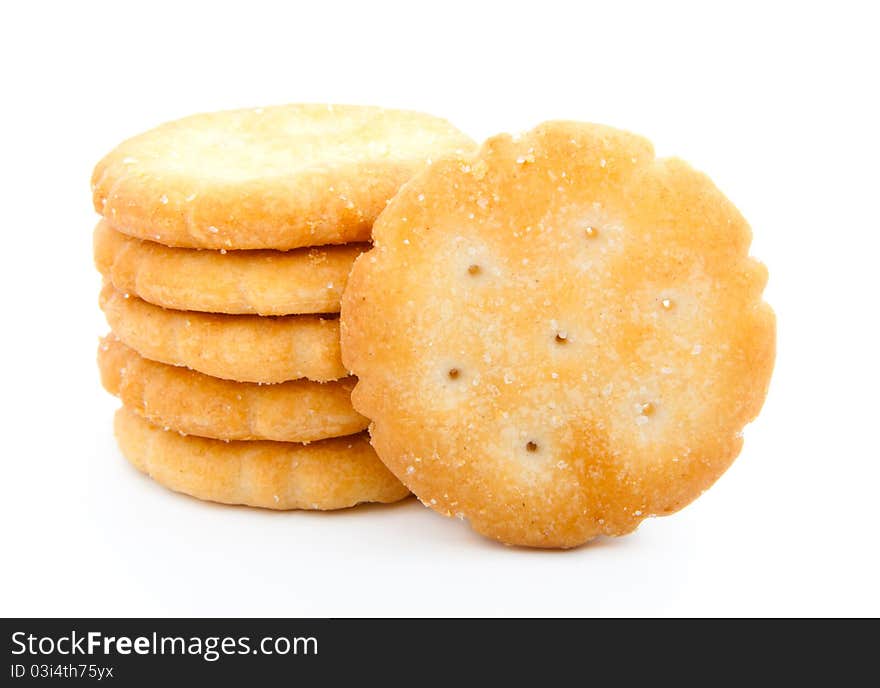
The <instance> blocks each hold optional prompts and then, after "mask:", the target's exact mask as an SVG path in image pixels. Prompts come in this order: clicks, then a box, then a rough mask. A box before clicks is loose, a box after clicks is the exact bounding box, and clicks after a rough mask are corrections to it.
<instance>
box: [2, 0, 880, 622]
mask: <svg viewBox="0 0 880 688" xmlns="http://www.w3.org/2000/svg"><path fill="white" fill-rule="evenodd" d="M715 5H716V3H694V4H692V5H681V4H679V3H674V2H668V1H667V2H662V3H644V4H631V3H617V2H601V3H595V4H594V3H586V2H572V3H567V4H563V3H556V2H549V1H547V0H542V1H541V2H535V3H529V4H526V3H522V4H518V3H509V2H508V3H499V4H497V5H495V6H492V5H490V4H489V3H477V2H467V3H460V4H459V3H455V2H449V1H446V2H442V3H440V2H435V3H430V4H427V5H424V6H421V5H420V4H419V3H415V2H408V3H399V4H391V3H380V2H361V3H340V2H334V3H321V2H313V3H308V4H306V3H300V4H298V3H280V2H279V3H277V4H274V5H273V4H263V3H260V2H254V1H249V2H246V3H244V2H243V3H238V4H226V3H219V2H212V3H189V4H185V3H182V2H173V3H163V2H149V3H147V2H144V3H138V4H135V3H123V2H108V3H89V2H76V3H73V2H63V3H62V2H59V3H57V4H48V3H40V2H29V3H24V2H22V3H15V9H11V8H12V6H13V3H4V4H3V9H2V10H0V12H2V16H0V26H2V28H0V32H2V35H0V52H2V55H0V58H2V65H3V90H2V92H0V97H2V100H3V104H2V110H0V117H2V120H3V122H2V124H3V125H2V127H0V136H2V147H0V155H2V157H0V174H2V185H0V188H2V190H3V195H4V203H3V214H2V223H3V227H2V237H3V270H2V280H3V291H2V294H3V297H4V302H3V306H4V308H5V313H4V319H3V323H4V324H3V336H2V339H0V346H2V361H3V369H4V377H5V379H4V385H3V390H2V396H0V399H2V404H3V411H2V418H3V442H4V444H3V446H2V462H0V465H2V471H3V487H4V490H3V492H4V496H3V498H2V500H0V504H2V517H0V524H2V525H0V528H2V552H3V554H2V557H3V563H2V566H0V613H2V614H3V615H4V616H8V615H278V616H287V615H310V616H341V615H355V616H357V615H594V614H614V615H617V614H621V615H754V614H757V615H825V614H831V615H837V614H846V615H877V614H880V595H878V575H880V570H878V560H880V555H878V533H877V525H878V485H880V451H878V427H880V384H878V383H880V376H878V363H877V361H878V356H880V354H878V345H880V342H878V336H877V333H878V326H877V321H878V316H880V308H878V304H880V290H878V272H880V266H878V249H880V240H878V233H880V219H878V218H880V202H878V201H880V174H878V154H880V145H878V133H877V127H878V117H880V108H878V105H877V100H876V98H877V91H878V81H877V79H878V65H880V53H878V49H877V44H878V42H877V25H878V23H877V19H876V17H872V16H870V15H869V12H870V8H871V7H872V3H869V2H864V3H848V2H833V3H822V4H819V3H803V2H800V3H791V4H788V3H773V2H761V3H756V4H754V5H752V4H750V3H742V2H736V3H729V4H728V7H727V9H724V8H723V7H721V6H720V4H719V6H717V7H716V6H715ZM295 101H321V102H324V101H329V102H353V103H367V104H379V105H386V106H401V107H407V108H412V109H420V110H424V111H427V112H431V113H434V114H438V115H442V116H445V117H447V118H449V119H450V120H452V121H453V122H454V123H456V124H457V125H458V126H459V127H461V128H462V129H464V130H465V131H467V132H468V133H470V134H471V135H472V136H474V137H475V138H478V139H482V138H484V137H486V136H488V135H490V134H493V133H497V132H500V131H516V130H521V129H525V128H529V127H531V126H533V125H534V124H536V123H538V122H540V121H541V120H544V119H551V118H569V119H583V120H588V121H596V122H603V123H607V124H612V125H616V126H619V127H623V128H628V129H631V130H633V131H636V132H639V133H642V134H644V135H646V136H648V137H650V138H651V139H652V140H653V141H654V143H655V146H656V148H657V151H658V153H659V154H661V155H662V154H678V155H680V156H682V157H684V158H686V159H688V160H690V161H691V162H692V163H693V164H694V165H695V166H697V167H698V168H700V169H703V170H705V171H707V172H709V173H710V174H711V175H712V177H713V179H714V180H715V181H716V183H717V184H718V185H719V186H720V187H721V188H722V190H724V191H725V192H726V193H727V194H728V195H729V196H730V197H731V198H732V199H733V200H734V202H735V203H737V204H738V205H739V207H740V208H741V210H742V211H743V213H744V214H745V215H746V217H747V218H749V220H750V222H751V224H752V225H753V228H754V232H755V241H754V245H753V252H754V254H755V255H757V256H758V257H760V258H761V259H762V260H764V261H765V262H766V263H767V264H768V266H769V268H770V275H771V279H770V284H769V287H768V289H767V292H766V296H767V299H768V300H769V301H770V303H771V304H772V305H773V306H774V308H775V309H776V312H777V315H778V327H779V332H778V337H779V340H778V341H779V345H778V361H777V366H776V371H775V374H774V377H773V382H772V386H771V391H770V395H769V398H768V400H767V403H766V405H765V407H764V411H763V413H762V415H761V417H760V418H759V419H758V420H757V421H756V422H755V423H754V424H753V425H751V426H750V427H749V428H748V429H747V431H746V443H745V449H744V451H743V453H742V455H741V457H740V459H739V460H738V461H737V462H736V464H735V465H734V466H733V467H732V468H731V469H730V471H729V472H728V473H727V474H726V475H725V476H724V477H723V478H722V479H721V480H720V482H719V483H718V484H717V485H716V486H715V487H714V488H713V489H712V490H710V491H709V492H708V493H707V494H705V495H704V496H703V497H702V498H701V499H700V500H698V501H697V502H696V503H695V504H693V505H692V506H690V507H689V508H687V509H685V510H684V511H683V512H681V513H679V514H677V515H675V516H672V517H669V518H665V519H659V520H653V521H650V522H646V523H645V524H644V525H643V526H642V527H641V528H640V529H639V531H638V532H637V533H636V534H634V535H632V536H630V537H627V538H624V539H619V540H603V541H600V542H597V543H594V544H592V545H590V546H587V547H583V548H581V549H578V550H575V551H570V552H542V551H528V550H518V549H511V548H505V547H503V546H500V545H496V544H494V543H492V542H489V541H487V540H484V539H482V538H480V537H478V536H476V535H474V534H473V533H472V532H471V531H470V530H469V529H468V528H467V527H466V526H465V525H463V524H462V523H460V522H458V521H455V520H452V521H450V520H446V519H443V518H441V517H439V516H437V515H435V514H434V513H433V512H430V511H428V510H426V509H424V508H423V507H422V506H421V505H420V504H419V503H418V502H416V501H414V500H411V501H408V502H406V503H403V504H400V505H397V506H392V507H367V508H359V509H355V510H350V511H347V512H344V513H336V514H310V513H270V512H262V511H256V510H251V509H246V508H231V507H220V506H214V505H210V504H203V503H199V502H197V501H195V500H192V499H189V498H186V497H182V496H177V495H174V494H171V493H168V492H166V491H164V490H163V489H162V488H160V487H158V486H157V485H155V484H153V483H151V482H150V481H149V480H148V479H147V478H144V477H142V476H140V475H139V474H137V473H136V472H135V471H134V470H132V469H130V468H129V467H128V465H127V464H126V463H125V462H124V461H123V459H122V458H121V456H120V455H119V453H118V451H117V449H116V447H115V444H114V440H113V437H112V430H111V418H112V412H113V409H114V408H115V407H116V401H115V399H113V398H112V397H110V396H109V395H107V394H106V393H105V392H103V390H102V389H101V388H100V385H99V382H98V374H97V371H96V367H95V363H94V358H95V349H96V344H97V337H98V335H99V334H102V333H103V332H104V331H105V329H106V326H105V324H104V323H103V319H102V316H101V314H100V311H99V309H98V307H97V292H98V288H99V278H98V275H97V273H96V272H95V270H94V268H93V267H92V261H91V230H92V227H93V224H94V222H95V220H96V217H95V216H94V214H93V211H92V209H91V202H90V192H89V176H90V173H91V168H92V166H93V165H94V164H95V163H96V162H97V160H98V159H99V158H100V157H101V156H102V155H104V153H106V152H107V151H108V150H109V149H110V148H112V147H113V146H114V145H115V144H116V143H117V142H119V141H121V140H122V139H123V138H125V137H128V136H130V135H133V134H136V133H139V132H140V131H143V130H145V129H148V128H150V127H152V126H155V125H156V124H159V123H161V122H163V121H165V120H168V119H173V118H176V117H179V116H183V115H187V114H190V113H193V112H198V111H205V110H213V109H220V108H229V107H238V106H257V105H266V104H274V103H283V102H295Z"/></svg>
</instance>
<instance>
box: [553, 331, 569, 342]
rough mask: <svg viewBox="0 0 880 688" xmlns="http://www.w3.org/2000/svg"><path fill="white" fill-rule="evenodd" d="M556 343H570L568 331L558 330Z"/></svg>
mask: <svg viewBox="0 0 880 688" xmlns="http://www.w3.org/2000/svg"><path fill="white" fill-rule="evenodd" d="M556 343H557V344H568V333H567V332H557V333H556Z"/></svg>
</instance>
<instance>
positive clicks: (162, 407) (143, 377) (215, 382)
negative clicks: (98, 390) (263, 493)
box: [98, 335, 367, 442]
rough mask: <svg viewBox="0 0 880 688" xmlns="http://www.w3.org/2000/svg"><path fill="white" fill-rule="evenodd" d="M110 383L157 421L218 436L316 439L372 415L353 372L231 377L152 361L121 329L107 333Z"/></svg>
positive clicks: (360, 425) (103, 357) (357, 427)
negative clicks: (362, 404) (264, 379)
mask: <svg viewBox="0 0 880 688" xmlns="http://www.w3.org/2000/svg"><path fill="white" fill-rule="evenodd" d="M98 367H99V368H100V370H101V381H102V383H103V384H104V387H105V389H107V391H108V392H110V393H111V394H115V395H116V396H118V397H119V398H120V399H121V400H122V403H123V404H125V406H126V407H127V408H129V409H131V410H132V411H134V412H135V413H137V414H138V415H140V416H143V417H144V418H146V419H147V420H148V421H150V423H152V424H153V425H158V426H160V427H166V428H170V429H172V430H177V431H179V432H183V433H186V434H188V435H199V436H201V437H211V438H214V439H219V440H274V441H278V442H314V441H315V440H323V439H327V438H329V437H341V436H344V435H353V434H354V433H356V432H360V431H362V430H364V429H366V427H367V419H366V418H364V417H363V416H362V415H361V414H359V413H358V412H357V411H355V410H354V408H353V407H352V405H351V390H352V388H353V387H354V379H353V378H345V379H342V380H338V381H335V382H312V381H311V380H290V381H289V382H280V383H278V384H276V385H259V384H255V383H253V382H233V381H231V380H221V379H220V378H216V377H211V376H210V375H203V374H202V373H197V372H196V371H194V370H189V369H187V368H180V367H175V366H169V365H165V364H164V363H157V362H155V361H150V360H148V359H146V358H143V357H142V356H140V355H139V354H138V353H137V352H135V351H134V350H133V349H130V348H128V347H127V346H125V344H123V343H122V342H120V341H119V340H118V339H117V338H116V337H115V336H113V335H110V336H108V337H105V338H104V339H102V340H101V344H100V346H99V347H98Z"/></svg>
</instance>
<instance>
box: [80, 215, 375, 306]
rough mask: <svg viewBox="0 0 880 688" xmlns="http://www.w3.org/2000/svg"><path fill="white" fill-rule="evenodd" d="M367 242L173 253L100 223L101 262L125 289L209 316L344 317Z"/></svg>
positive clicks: (158, 302) (106, 272) (97, 261)
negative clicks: (342, 303)
mask: <svg viewBox="0 0 880 688" xmlns="http://www.w3.org/2000/svg"><path fill="white" fill-rule="evenodd" d="M367 247H368V245H367V244H347V245H345V246H320V247H314V248H302V249H294V250H292V251H270V250H265V251H228V252H220V251H211V250H196V249H187V248H170V247H168V246H163V245H162V244H157V243H155V242H153V241H144V240H141V239H134V238H132V237H129V236H126V235H125V234H122V233H121V232H117V231H115V230H114V229H112V228H111V227H110V225H109V224H108V223H107V222H106V221H103V220H102V221H101V222H99V223H98V226H97V227H95V233H94V254H95V265H96V267H97V268H98V270H99V271H100V272H101V274H103V275H104V277H105V278H106V279H107V280H108V281H109V282H110V283H111V284H113V286H114V287H116V289H117V290H118V291H121V292H129V293H132V294H135V295H137V296H138V297H140V298H142V299H143V300H144V301H148V302H150V303H152V304H155V305H157V306H162V307H163V308H174V309H177V310H183V311H205V312H208V313H232V314H257V315H289V314H309V313H338V312H339V299H340V297H341V296H342V290H343V289H344V288H345V283H346V281H347V280H348V273H349V271H350V270H351V265H352V263H353V262H354V259H355V258H357V256H359V255H360V254H361V253H362V252H363V251H364V250H366V248H367Z"/></svg>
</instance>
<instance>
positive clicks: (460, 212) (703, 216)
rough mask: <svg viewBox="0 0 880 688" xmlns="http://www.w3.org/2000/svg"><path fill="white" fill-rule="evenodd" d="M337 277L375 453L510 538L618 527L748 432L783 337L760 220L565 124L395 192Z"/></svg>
mask: <svg viewBox="0 0 880 688" xmlns="http://www.w3.org/2000/svg"><path fill="white" fill-rule="evenodd" d="M374 239H375V246H374V248H373V249H372V250H371V251H369V252H368V253H365V254H363V255H362V256H361V257H360V258H359V259H358V260H357V261H355V266H354V268H353V271H352V274H351V276H350V277H349V283H348V288H347V289H346V292H345V294H344V295H343V303H342V339H343V360H344V361H345V364H346V366H347V367H348V369H349V370H351V371H352V372H353V374H355V375H357V376H358V378H359V382H358V384H357V386H356V387H355V390H354V393H353V403H354V406H355V408H356V409H357V410H358V411H360V412H361V413H363V414H364V415H365V416H367V417H368V418H370V419H371V420H372V421H373V423H372V425H371V434H372V440H373V445H374V447H375V448H376V450H377V453H378V454H379V456H380V457H381V458H382V460H383V461H384V462H385V463H386V464H387V465H388V466H389V468H391V470H392V471H393V472H394V473H395V474H396V475H397V476H398V477H399V478H401V480H403V482H404V483H406V485H407V486H408V487H409V488H410V489H411V490H412V491H413V492H414V493H415V494H416V495H418V497H419V498H420V499H421V500H422V501H423V502H424V503H425V504H427V505H429V506H431V507H432V508H434V509H435V510H437V511H438V512H440V513H442V514H446V515H452V514H455V515H458V516H460V517H462V518H465V519H468V520H469V521H470V522H471V525H472V526H473V527H474V528H475V529H476V530H477V531H479V532H481V533H483V534H485V535H488V536H490V537H493V538H496V539H498V540H501V541H503V542H505V543H511V544H520V545H530V546H539V547H571V546H575V545H578V544H581V543H583V542H585V541H587V540H589V539H591V538H593V537H595V536H597V535H600V534H606V535H623V534H626V533H629V532H631V531H632V530H634V529H635V528H636V527H637V525H638V524H639V522H640V521H642V519H644V518H646V517H648V516H654V515H665V514H670V513H672V512H674V511H676V510H678V509H680V508H682V507H683V506H684V505H686V504H687V503H689V502H690V501H691V500H693V499H694V498H695V497H697V496H698V495H699V494H700V493H701V492H702V491H703V490H705V489H706V488H707V487H709V486H710V485H711V484H712V483H713V482H714V481H715V480H716V479H717V478H718V477H719V476H720V475H721V474H722V473H723V472H724V470H725V469H726V468H727V467H728V466H729V465H730V463H731V462H732V461H733V459H734V458H735V457H736V456H737V454H738V453H739V451H740V447H741V443H742V439H741V431H742V429H743V426H744V425H745V424H746V423H748V422H749V421H751V420H752V419H754V418H755V416H756V415H757V413H758V411H759V410H760V408H761V405H762V403H763V400H764V397H765V394H766V391H767V386H768V383H769V379H770V373H771V369H772V366H773V359H774V349H775V321H774V315H773V312H772V311H771V310H770V308H769V307H768V306H767V304H765V303H764V302H763V301H762V300H761V293H762V290H763V287H764V285H765V282H766V277H767V274H766V270H765V268H764V267H763V266H762V265H761V264H759V263H758V262H756V261H755V260H753V259H751V258H750V257H749V256H748V249H749V244H750V240H751V231H750V229H749V227H748V225H747V223H746V222H745V220H744V219H743V218H742V216H741V215H740V213H739V212H738V211H737V210H736V208H735V207H734V206H733V204H732V203H731V202H730V201H728V200H727V199H726V198H725V197H724V196H723V195H722V194H721V192H720V191H718V189H717V188H716V187H715V186H714V185H713V184H712V182H711V181H710V180H709V179H708V177H706V176H705V175H703V174H700V173H699V172H696V171H694V170H693V169H691V168H690V167H689V166H688V165H686V164H685V163H683V162H682V161H680V160H676V159H655V158H654V155H653V150H652V147H651V144H650V143H649V142H648V141H646V140H645V139H643V138H640V137H638V136H635V135H632V134H629V133H626V132H622V131H618V130H615V129H611V128H607V127H601V126H594V125H587V124H578V123H571V122H551V123H547V124H544V125H541V126H539V127H537V128H536V129H534V130H533V131H531V132H529V133H528V134H525V135H524V136H522V137H521V138H517V139H514V138H511V137H510V136H506V135H503V136H498V137H495V138H492V139H490V140H489V141H487V142H486V143H485V144H484V145H483V147H482V148H481V150H480V151H479V152H478V153H477V154H476V155H475V156H473V157H471V158H469V159H466V160H462V161H455V160H447V161H441V162H438V163H436V164H435V165H433V166H432V167H431V168H430V169H428V170H426V171H425V172H424V173H423V174H421V175H419V176H418V177H417V178H415V179H414V180H412V181H411V182H410V183H409V184H407V185H406V186H405V187H404V189H402V190H401V193H400V195H398V196H397V197H396V198H395V200H394V201H393V202H392V203H391V204H390V205H389V207H388V209H387V210H386V211H385V212H384V213H383V214H382V216H381V217H380V218H379V220H378V221H377V222H376V224H375V227H374Z"/></svg>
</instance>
